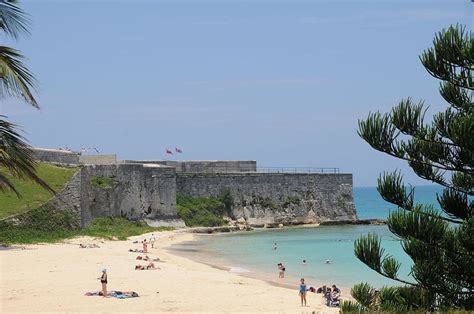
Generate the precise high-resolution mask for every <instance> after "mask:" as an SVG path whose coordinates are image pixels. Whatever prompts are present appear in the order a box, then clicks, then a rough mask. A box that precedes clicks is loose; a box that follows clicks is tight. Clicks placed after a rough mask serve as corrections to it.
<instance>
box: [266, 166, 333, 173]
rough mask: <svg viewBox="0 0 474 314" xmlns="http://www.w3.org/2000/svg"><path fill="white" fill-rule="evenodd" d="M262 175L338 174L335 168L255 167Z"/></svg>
mask: <svg viewBox="0 0 474 314" xmlns="http://www.w3.org/2000/svg"><path fill="white" fill-rule="evenodd" d="M257 172H262V173H339V168H335V167H319V168H317V167H257Z"/></svg>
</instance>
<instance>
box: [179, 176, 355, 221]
mask: <svg viewBox="0 0 474 314" xmlns="http://www.w3.org/2000/svg"><path fill="white" fill-rule="evenodd" d="M176 186H177V193H180V194H183V195H188V196H195V197H201V196H217V195H218V194H219V193H221V192H222V190H223V189H226V188H227V189H229V190H230V192H231V193H232V196H233V198H234V206H233V210H232V213H231V216H232V218H233V219H236V220H242V219H245V221H246V222H247V223H249V224H255V225H257V224H271V223H283V224H301V223H319V222H322V221H339V220H341V221H342V220H355V219H357V216H356V212H355V208H354V203H353V198H352V174H306V173H301V174H294V173H291V174H290V173H245V174H239V173H221V174H201V173H195V174H183V173H181V174H179V173H178V174H177V178H176Z"/></svg>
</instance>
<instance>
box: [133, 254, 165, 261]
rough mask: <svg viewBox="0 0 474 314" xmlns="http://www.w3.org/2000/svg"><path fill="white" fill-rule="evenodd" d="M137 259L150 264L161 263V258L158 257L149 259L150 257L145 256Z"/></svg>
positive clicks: (139, 256)
mask: <svg viewBox="0 0 474 314" xmlns="http://www.w3.org/2000/svg"><path fill="white" fill-rule="evenodd" d="M137 259H138V260H143V261H147V262H148V261H152V262H159V261H161V260H160V258H159V257H157V258H151V257H149V256H148V255H145V257H143V256H141V255H138V256H137Z"/></svg>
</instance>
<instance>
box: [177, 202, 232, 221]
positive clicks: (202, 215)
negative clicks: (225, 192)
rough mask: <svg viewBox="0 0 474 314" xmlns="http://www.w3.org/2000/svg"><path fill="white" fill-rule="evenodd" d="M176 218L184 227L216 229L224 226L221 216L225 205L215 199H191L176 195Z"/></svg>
mask: <svg viewBox="0 0 474 314" xmlns="http://www.w3.org/2000/svg"><path fill="white" fill-rule="evenodd" d="M176 205H177V206H176V207H177V210H178V217H180V218H181V219H183V220H184V222H185V223H186V226H188V227H194V226H204V227H216V226H222V225H224V224H225V220H224V219H222V217H221V216H222V215H223V214H224V212H225V204H224V203H223V202H222V201H220V200H219V199H217V198H215V197H191V196H184V195H178V196H177V198H176Z"/></svg>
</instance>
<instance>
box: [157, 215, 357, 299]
mask: <svg viewBox="0 0 474 314" xmlns="http://www.w3.org/2000/svg"><path fill="white" fill-rule="evenodd" d="M310 227H313V228H317V227H319V225H314V224H313V225H305V226H292V227H285V228H283V229H287V228H310ZM271 230H272V229H265V228H263V229H256V230H252V231H251V232H265V231H271ZM237 232H249V231H237ZM222 234H226V233H214V234H196V235H195V236H194V237H193V239H192V240H186V241H178V242H176V243H173V244H171V245H170V246H169V247H167V248H166V250H167V251H168V252H169V253H170V254H173V255H176V256H180V257H183V258H187V259H189V260H192V261H194V262H196V263H200V264H204V265H207V266H210V267H213V268H215V269H218V270H221V271H226V272H229V273H232V274H236V275H237V276H241V277H245V278H252V279H256V280H260V281H264V282H266V283H267V284H269V285H272V286H276V287H281V288H286V289H290V290H293V291H297V289H298V285H299V280H300V277H298V276H290V275H288V274H287V275H286V276H285V278H284V281H281V280H280V279H279V278H277V272H276V270H275V272H265V271H262V270H257V269H254V268H252V269H246V268H241V267H240V265H233V264H235V263H234V261H232V260H230V259H228V258H225V257H222V256H221V255H217V256H215V255H211V254H208V253H205V252H203V251H199V252H198V253H199V254H197V256H194V257H193V256H192V255H193V254H192V253H191V252H190V251H189V250H183V249H182V248H177V247H173V246H176V245H180V244H182V243H183V242H189V243H192V242H196V241H199V238H201V237H215V236H220V235H222ZM216 257H217V259H218V261H216ZM233 269H238V270H245V271H232V270H233ZM312 280H314V278H306V282H307V284H308V287H310V286H313V287H314V288H316V289H318V288H319V287H322V286H323V285H324V283H323V282H321V281H319V280H314V281H312ZM326 286H328V285H327V284H326ZM338 287H339V288H340V289H341V290H342V293H341V296H342V298H343V299H344V300H349V299H353V298H352V296H351V295H350V289H351V287H350V286H348V287H346V286H345V285H344V284H339V285H338ZM316 295H320V294H316Z"/></svg>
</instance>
